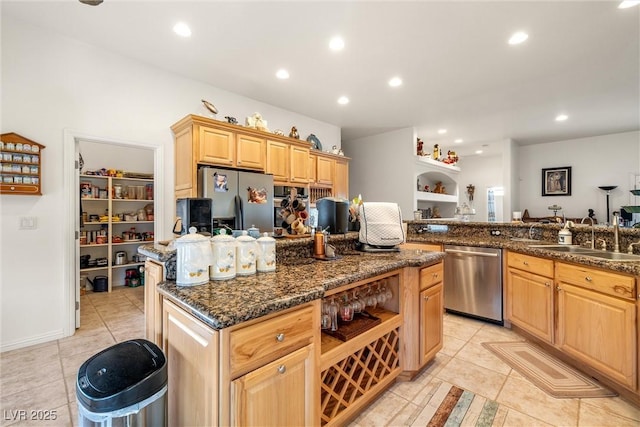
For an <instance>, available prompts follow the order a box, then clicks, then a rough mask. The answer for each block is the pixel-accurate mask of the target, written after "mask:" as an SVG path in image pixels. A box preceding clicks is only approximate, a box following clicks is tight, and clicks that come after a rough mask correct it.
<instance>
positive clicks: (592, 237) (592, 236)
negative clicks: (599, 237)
mask: <svg viewBox="0 0 640 427" xmlns="http://www.w3.org/2000/svg"><path fill="white" fill-rule="evenodd" d="M587 218H589V220H590V221H591V249H595V248H596V241H595V240H594V239H595V232H594V228H593V218H591V217H590V216H585V217H584V218H582V221H580V224H584V220H585V219H587Z"/></svg>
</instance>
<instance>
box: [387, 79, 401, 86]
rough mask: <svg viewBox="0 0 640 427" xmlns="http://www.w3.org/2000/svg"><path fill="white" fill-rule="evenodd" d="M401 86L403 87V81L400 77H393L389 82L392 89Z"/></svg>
mask: <svg viewBox="0 0 640 427" xmlns="http://www.w3.org/2000/svg"><path fill="white" fill-rule="evenodd" d="M400 85H402V79H401V78H400V77H393V78H392V79H391V80H389V86H391V87H398V86H400Z"/></svg>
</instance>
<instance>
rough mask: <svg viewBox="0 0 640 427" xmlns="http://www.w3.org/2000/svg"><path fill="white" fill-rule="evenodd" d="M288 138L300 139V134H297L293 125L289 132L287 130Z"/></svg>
mask: <svg viewBox="0 0 640 427" xmlns="http://www.w3.org/2000/svg"><path fill="white" fill-rule="evenodd" d="M289 138H295V139H300V135H299V134H298V129H296V127H295V126H291V132H289Z"/></svg>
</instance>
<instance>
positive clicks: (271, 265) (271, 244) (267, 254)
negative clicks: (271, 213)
mask: <svg viewBox="0 0 640 427" xmlns="http://www.w3.org/2000/svg"><path fill="white" fill-rule="evenodd" d="M258 248H259V251H258V263H257V270H258V271H259V272H261V273H266V272H269V271H276V239H274V238H273V237H269V233H263V234H262V237H260V238H259V239H258Z"/></svg>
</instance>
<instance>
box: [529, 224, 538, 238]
mask: <svg viewBox="0 0 640 427" xmlns="http://www.w3.org/2000/svg"><path fill="white" fill-rule="evenodd" d="M536 225H538V223H537V222H534V223H532V224H531V226H530V227H529V239H531V240H536V239H535V238H534V234H535V233H534V230H533V227H535V226H536Z"/></svg>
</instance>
